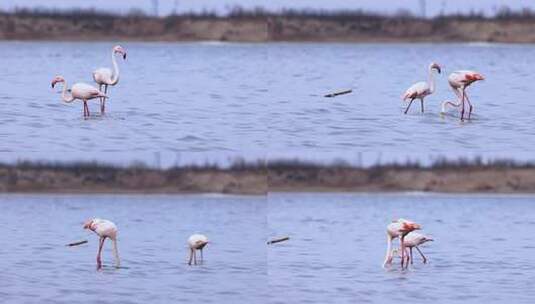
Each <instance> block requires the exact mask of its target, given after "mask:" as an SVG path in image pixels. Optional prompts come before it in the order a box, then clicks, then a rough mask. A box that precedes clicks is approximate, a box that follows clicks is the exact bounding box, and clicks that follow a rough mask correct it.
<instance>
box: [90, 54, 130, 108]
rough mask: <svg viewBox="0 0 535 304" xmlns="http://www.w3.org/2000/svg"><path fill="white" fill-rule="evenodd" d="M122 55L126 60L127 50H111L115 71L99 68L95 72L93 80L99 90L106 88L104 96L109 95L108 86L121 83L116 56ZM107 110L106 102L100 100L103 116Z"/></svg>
mask: <svg viewBox="0 0 535 304" xmlns="http://www.w3.org/2000/svg"><path fill="white" fill-rule="evenodd" d="M117 54H119V55H122V57H123V59H124V60H126V50H125V49H124V48H123V47H122V46H120V45H116V46H114V47H113V48H112V50H111V62H112V65H113V70H111V69H110V68H98V69H96V70H95V71H94V72H93V79H94V80H95V82H96V83H97V84H98V85H99V90H102V86H104V94H107V93H108V86H110V85H111V86H115V85H116V84H117V83H119V74H120V70H119V65H118V64H117V59H116V56H115V55H117ZM105 109H106V100H105V99H103V98H101V100H100V112H101V113H102V114H103V113H104V112H105Z"/></svg>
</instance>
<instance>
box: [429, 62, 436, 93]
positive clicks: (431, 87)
mask: <svg viewBox="0 0 535 304" xmlns="http://www.w3.org/2000/svg"><path fill="white" fill-rule="evenodd" d="M429 91H431V93H434V92H435V77H434V76H433V69H432V68H431V69H429Z"/></svg>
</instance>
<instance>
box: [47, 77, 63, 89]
mask: <svg viewBox="0 0 535 304" xmlns="http://www.w3.org/2000/svg"><path fill="white" fill-rule="evenodd" d="M58 82H65V78H63V76H56V77H54V79H52V83H51V84H50V85H51V86H52V88H54V86H56V83H58Z"/></svg>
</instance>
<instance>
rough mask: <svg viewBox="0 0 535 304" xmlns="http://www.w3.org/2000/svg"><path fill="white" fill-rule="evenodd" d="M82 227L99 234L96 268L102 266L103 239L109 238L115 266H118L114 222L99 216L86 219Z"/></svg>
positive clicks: (119, 263) (119, 262)
mask: <svg viewBox="0 0 535 304" xmlns="http://www.w3.org/2000/svg"><path fill="white" fill-rule="evenodd" d="M84 229H89V230H91V231H93V232H95V233H96V234H97V235H98V236H99V245H98V253H97V270H98V269H101V268H102V260H101V255H102V247H103V246H104V241H105V240H106V238H109V239H110V240H112V242H113V255H114V256H115V267H116V268H119V267H120V265H121V261H120V259H119V251H118V249H117V226H115V224H114V223H112V222H110V221H108V220H103V219H99V218H94V219H90V220H87V221H86V222H85V223H84Z"/></svg>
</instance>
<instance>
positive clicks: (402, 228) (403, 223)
mask: <svg viewBox="0 0 535 304" xmlns="http://www.w3.org/2000/svg"><path fill="white" fill-rule="evenodd" d="M418 229H421V226H420V225H419V224H416V223H415V222H412V221H409V220H405V219H398V220H396V221H392V223H390V224H389V225H388V226H387V227H386V237H387V247H386V257H385V261H384V263H383V267H385V266H386V265H387V264H392V259H393V258H394V256H393V254H394V250H393V249H392V241H393V240H394V239H395V238H398V237H399V239H400V244H401V246H400V250H401V268H403V267H404V261H405V236H406V235H407V234H409V233H410V232H412V231H414V230H418Z"/></svg>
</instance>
